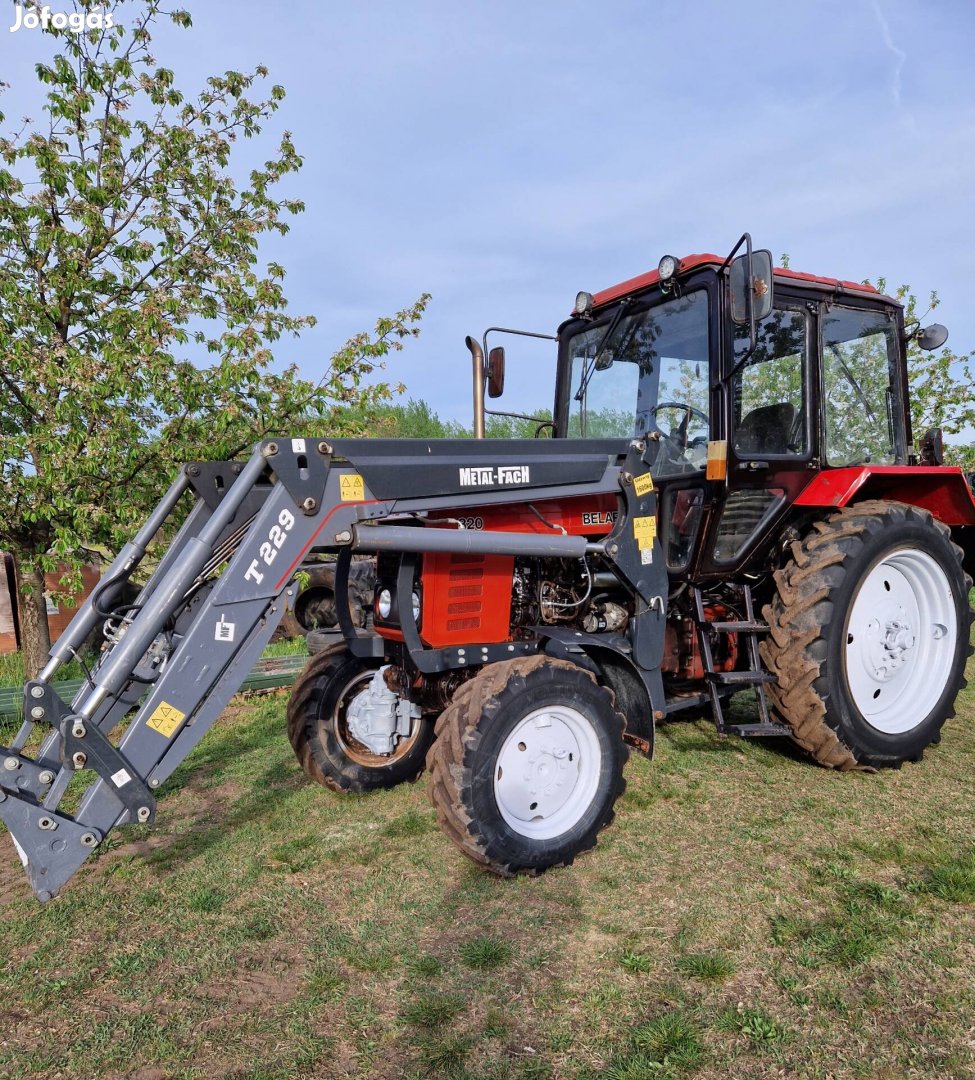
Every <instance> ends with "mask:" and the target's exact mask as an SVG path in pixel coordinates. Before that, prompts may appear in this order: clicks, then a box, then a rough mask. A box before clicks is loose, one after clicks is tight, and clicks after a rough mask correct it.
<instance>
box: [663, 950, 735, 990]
mask: <svg viewBox="0 0 975 1080" xmlns="http://www.w3.org/2000/svg"><path fill="white" fill-rule="evenodd" d="M675 967H676V968H677V970H678V971H679V972H680V973H681V974H682V975H686V976H687V977H688V978H691V979H700V980H701V981H702V982H715V983H720V982H724V981H725V980H726V979H729V978H731V976H732V975H734V973H735V965H734V962H733V961H732V960H731V959H730V957H728V956H725V955H723V954H722V953H688V954H687V955H686V956H678V957H677V960H676V962H675Z"/></svg>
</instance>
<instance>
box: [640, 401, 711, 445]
mask: <svg viewBox="0 0 975 1080" xmlns="http://www.w3.org/2000/svg"><path fill="white" fill-rule="evenodd" d="M661 409H679V410H681V411H682V412H683V413H684V419H683V420H682V421H681V422H680V424H678V426H677V429H676V431H672V432H671V433H670V435H669V438H671V439H675V440H676V439H677V438H678V437H679V440H680V443H681V446H682V447H686V446H687V428H688V425H689V424H690V422H691V417H692V416H697V417H699V418H700V419H701V420H703V421H704V426H705V428H707V426H708V424H709V423H710V421H709V420H708V418H707V415H706V414H705V413H703V412H701V410H700V409H696V408H695V407H694V406H693V405H688V404H687V402H685V401H658V402H657V404H656V405H654V406H653V408H652V409H651V410H650V415H651V416H652V417H653V418H654V420H656V419H657V413H658V412H659V411H660V410H661Z"/></svg>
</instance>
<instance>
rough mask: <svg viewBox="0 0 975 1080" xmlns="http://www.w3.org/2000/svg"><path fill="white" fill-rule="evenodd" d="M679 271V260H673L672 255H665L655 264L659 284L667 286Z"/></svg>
mask: <svg viewBox="0 0 975 1080" xmlns="http://www.w3.org/2000/svg"><path fill="white" fill-rule="evenodd" d="M679 269H680V259H677V258H675V257H674V256H673V255H665V256H664V257H663V258H662V259H661V260H660V262H659V263H658V264H657V276H658V277H659V278H660V284H661V285H666V284H668V283H669V282H670V281H671V280H672V279H673V278H674V277H676V276H677V271H678V270H679Z"/></svg>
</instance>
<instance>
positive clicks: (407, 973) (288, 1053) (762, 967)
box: [0, 670, 975, 1080]
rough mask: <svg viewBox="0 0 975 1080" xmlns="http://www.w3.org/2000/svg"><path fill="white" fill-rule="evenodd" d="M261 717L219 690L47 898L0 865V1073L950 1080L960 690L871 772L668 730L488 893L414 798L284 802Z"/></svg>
mask: <svg viewBox="0 0 975 1080" xmlns="http://www.w3.org/2000/svg"><path fill="white" fill-rule="evenodd" d="M972 674H975V670H973V672H972ZM285 704H286V695H285V694H283V693H282V694H272V695H265V696H261V697H254V698H249V699H246V700H241V699H238V700H237V701H236V702H235V704H234V705H233V707H232V708H231V709H229V710H228V712H227V714H226V715H225V716H224V717H223V718H222V719H221V720H220V721H219V722H218V724H217V725H216V726H215V728H214V730H213V731H212V732H211V733H210V735H209V736H208V737H207V738H206V739H205V740H204V741H203V742H202V744H201V745H200V747H199V748H198V749H197V750H196V751H195V753H194V754H193V755H192V756H191V757H190V758H189V759H188V760H187V761H186V762H185V763H184V764H183V765H182V766H181V767H180V768H179V769H178V770H177V772H176V773H175V774H174V775H173V777H172V778H171V779H170V780H169V781H168V782H167V783H166V785H165V787H164V788H163V789H161V792H160V803H159V811H158V820H157V824H156V825H155V826H154V827H153V828H152V829H148V828H145V827H139V828H138V829H126V830H120V831H119V832H118V833H117V834H116V835H115V836H113V843H111V844H110V845H107V847H108V850H106V851H105V852H104V854H101V855H100V856H99V857H98V858H96V859H93V860H91V861H90V863H89V864H88V865H87V866H86V867H85V868H84V869H83V870H82V871H81V873H80V874H79V875H78V876H77V878H76V880H75V881H74V882H73V883H72V884H71V885H70V886H69V888H68V889H67V890H65V892H64V895H63V896H61V897H59V898H57V899H56V900H54V901H53V902H51V903H50V904H48V905H47V906H44V907H41V906H39V905H37V903H36V902H35V901H34V900H33V899H32V898H31V897H30V895H29V892H28V889H27V886H26V883H25V881H24V880H23V874H22V870H21V868H20V865H19V862H18V861H17V860H16V858H15V856H14V854H13V852H12V851H8V853H7V858H6V860H5V862H4V863H3V864H2V865H0V1000H2V1001H3V1012H4V1039H3V1040H0V1075H2V1076H4V1077H5V1078H6V1077H10V1078H11V1080H27V1078H30V1080H43V1078H52V1080H53V1078H54V1077H61V1078H65V1080H81V1078H88V1077H91V1076H138V1075H140V1074H141V1075H145V1076H149V1077H154V1076H156V1075H158V1076H160V1077H162V1076H165V1077H166V1078H167V1080H168V1078H174V1080H191V1078H193V1080H195V1078H196V1077H199V1076H201V1075H208V1076H209V1075H213V1076H227V1077H241V1078H243V1077H247V1078H252V1077H267V1078H271V1077H273V1078H275V1080H285V1078H293V1080H298V1078H304V1077H309V1076H322V1077H336V1078H353V1077H354V1078H360V1077H361V1078H373V1077H375V1078H388V1080H393V1078H399V1077H406V1078H410V1080H421V1078H426V1077H453V1078H471V1080H473V1078H478V1080H482V1078H483V1080H502V1078H504V1080H511V1078H516V1080H542V1078H548V1080H604V1078H609V1080H645V1078H647V1077H652V1078H654V1080H658V1078H664V1080H680V1078H684V1077H688V1078H690V1077H699V1078H701V1080H711V1078H712V1077H714V1078H717V1077H721V1078H722V1080H724V1078H729V1080H753V1078H755V1077H765V1076H777V1075H784V1076H796V1077H805V1078H809V1080H813V1078H818V1077H824V1076H827V1075H829V1076H833V1077H835V1078H836V1080H890V1078H894V1077H902V1076H903V1077H909V1076H917V1077H928V1076H932V1077H933V1076H937V1077H939V1078H941V1077H946V1078H957V1080H962V1078H966V1080H970V1078H971V1076H972V1075H975V1055H973V1048H972V1045H971V1017H972V1016H973V1015H975V952H973V950H972V947H971V945H972V941H973V940H975V848H973V842H972V831H973V829H972V825H973V813H975V811H973V802H972V798H971V781H970V777H971V775H972V772H973V771H975V724H973V723H972V721H973V719H975V694H973V693H972V692H969V691H965V693H964V694H963V695H962V698H961V701H960V703H959V710H958V718H957V719H956V720H954V721H952V722H950V723H949V724H948V725H947V727H946V729H945V732H944V738H943V740H942V742H941V745H940V746H938V747H936V748H932V749H931V750H930V751H929V752H928V753H927V754H926V755H925V758H924V760H923V761H922V762H920V763H919V764H916V765H909V766H905V768H904V769H902V770H899V771H894V772H883V773H879V774H877V775H872V776H860V775H850V774H836V773H831V772H827V771H826V770H823V769H817V768H815V767H814V766H812V765H811V764H809V763H807V762H806V761H805V760H804V759H803V758H801V757H800V756H798V755H797V754H795V753H794V752H792V751H790V750H789V749H788V748H787V747H784V746H783V745H781V744H775V743H771V742H769V743H754V742H744V741H741V740H735V739H720V738H719V737H718V736H717V735H716V734H715V732H714V730H713V727H711V726H709V725H708V724H707V723H706V722H704V721H692V722H690V723H687V724H681V725H677V724H671V725H667V726H665V727H663V728H661V729H660V732H659V739H658V747H657V756H656V759H655V760H654V761H653V762H652V763H651V762H647V761H646V760H644V759H642V758H640V757H638V756H636V755H634V756H633V757H632V758H631V760H630V764H629V766H628V769H627V779H628V787H627V790H626V793H625V794H624V796H623V797H622V798H621V799H620V801H619V803H618V805H617V818H616V821H615V822H614V824H613V825H612V826H611V827H610V828H608V829H607V830H605V832H603V833H602V834H601V835H600V841H599V844H598V846H597V847H596V848H595V850H593V851H591V852H588V853H586V854H584V855H583V856H580V857H579V858H578V859H576V861H575V862H574V863H573V865H572V866H570V867H566V868H562V869H558V870H554V871H550V872H549V873H547V874H544V875H542V876H539V877H523V878H516V879H513V880H501V879H498V878H494V877H492V876H490V875H488V874H485V873H484V872H483V871H482V870H480V869H479V868H477V867H475V866H474V865H473V864H471V863H469V862H467V861H466V860H465V859H463V858H462V857H461V856H460V855H459V854H458V853H457V852H456V851H455V850H454V848H453V847H452V846H451V845H450V843H449V841H448V840H447V839H446V838H445V837H444V836H443V834H441V832H440V831H439V830H438V829H437V828H436V826H435V819H434V814H433V811H432V809H431V807H430V805H429V803H428V801H427V795H426V790H425V782H424V781H423V780H421V781H420V782H419V783H417V784H407V785H403V786H402V787H399V788H396V789H394V790H391V791H388V792H380V793H377V794H375V795H373V796H369V797H358V796H354V797H347V798H342V797H339V796H337V795H334V794H332V793H330V792H327V791H325V790H323V789H321V788H317V787H315V786H313V785H312V784H310V783H308V782H306V781H305V779H304V777H303V776H302V775H301V774H300V772H299V771H298V769H297V766H296V764H295V763H294V759H293V756H292V753H291V749H290V746H289V745H288V742H287V737H286V734H285V729H284V711H285ZM3 846H4V847H5V846H7V845H6V844H4V845H3ZM152 1070H156V1071H155V1072H153V1071H152Z"/></svg>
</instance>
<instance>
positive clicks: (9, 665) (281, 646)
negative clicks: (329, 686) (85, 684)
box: [0, 638, 308, 687]
mask: <svg viewBox="0 0 975 1080" xmlns="http://www.w3.org/2000/svg"><path fill="white" fill-rule="evenodd" d="M307 652H308V650H307V648H306V647H305V639H304V638H294V639H292V640H284V641H275V642H273V643H272V644H270V645H268V646H267V648H266V649H265V650H264V652H263V653H261V656H262V657H263V658H271V657H275V656H302V655H304V654H305V653H307ZM93 661H94V657H93V656H89V657H87V658H86V663H87V664H88V666H89V667H91V665H92V663H93ZM84 677H85V671H84V668H83V667H82V666H81V664H80V663H79V662H78V661H77V660H71V661H69V662H68V663H67V664H64V665H63V666H62V667H60V668H58V673H57V675H56V676H55V678H56V679H58V680H62V679H63V680H65V681H67V680H69V679H83V678H84ZM24 682H25V675H24V657H23V654H22V653H19V652H14V653H0V687H3V686H17V687H19V686H23V685H24Z"/></svg>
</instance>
